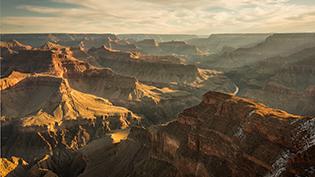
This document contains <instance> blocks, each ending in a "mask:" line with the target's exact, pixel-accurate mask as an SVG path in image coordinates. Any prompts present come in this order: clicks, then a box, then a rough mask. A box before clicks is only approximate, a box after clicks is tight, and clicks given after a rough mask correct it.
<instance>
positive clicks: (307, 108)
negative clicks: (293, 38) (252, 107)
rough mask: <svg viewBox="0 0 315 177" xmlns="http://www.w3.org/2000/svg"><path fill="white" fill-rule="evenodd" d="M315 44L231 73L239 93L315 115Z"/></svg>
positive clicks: (298, 112)
mask: <svg viewBox="0 0 315 177" xmlns="http://www.w3.org/2000/svg"><path fill="white" fill-rule="evenodd" d="M314 49H315V48H314V47H313V48H307V49H304V50H302V51H299V52H297V53H295V54H293V55H290V56H288V57H273V58H270V59H267V60H265V61H262V62H259V63H257V64H253V65H250V66H246V67H242V68H239V69H237V70H236V71H233V72H230V73H228V76H229V77H231V78H232V79H233V80H235V81H236V83H237V84H238V86H239V87H240V92H239V95H241V96H245V97H250V98H254V99H257V100H259V101H261V102H263V103H265V104H268V105H269V106H272V107H275V108H280V109H283V110H286V111H288V112H290V113H295V114H300V115H315V112H314V111H315V110H314V106H313V105H314V103H315V98H314V95H313V88H314V85H315V82H314V80H315V79H314V78H315V76H314V73H315V71H314V67H313V66H314V58H315V52H314Z"/></svg>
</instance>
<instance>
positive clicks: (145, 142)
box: [81, 92, 315, 177]
mask: <svg viewBox="0 0 315 177" xmlns="http://www.w3.org/2000/svg"><path fill="white" fill-rule="evenodd" d="M314 126H315V124H314V119H312V118H308V117H302V116H296V115H292V114H288V113H286V112H284V111H281V110H276V109H272V108H269V107H266V106H265V105H263V104H259V103H256V102H253V101H251V100H248V99H244V98H240V97H236V96H232V95H227V94H222V93H217V92H208V93H207V94H205V95H204V99H203V101H202V102H201V103H200V104H199V105H197V106H195V107H192V108H189V109H186V110H185V111H184V112H182V113H181V114H180V115H179V116H178V118H177V120H175V121H172V122H169V123H168V124H165V125H161V126H155V127H151V128H149V129H143V128H132V129H131V131H130V134H129V136H128V139H127V140H125V141H122V142H120V143H119V144H117V145H116V147H113V146H112V145H108V144H106V143H103V144H102V145H100V146H99V147H98V148H97V149H93V147H92V146H90V147H89V146H87V147H86V149H85V150H84V151H82V152H83V154H85V155H86V158H87V161H88V163H87V168H86V169H85V171H84V172H83V173H82V174H81V176H86V177H88V176H95V175H96V176H98V175H100V176H117V177H118V176H119V177H121V176H200V177H201V176H202V177H204V176H235V177H238V176H239V177H241V176H253V177H254V176H255V177H256V176H262V177H263V176H283V177H285V176H295V175H300V176H311V175H313V174H314V170H312V166H313V165H314V159H313V158H312V157H313V155H314V146H313V145H314V135H315V129H314V128H315V127H314ZM100 149H107V151H100ZM114 154H115V155H114ZM105 157H106V158H105ZM96 164H98V165H97V166H96ZM113 167H115V168H114V169H115V170H110V169H113ZM104 173H106V174H104Z"/></svg>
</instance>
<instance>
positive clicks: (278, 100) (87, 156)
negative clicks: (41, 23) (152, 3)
mask: <svg viewBox="0 0 315 177" xmlns="http://www.w3.org/2000/svg"><path fill="white" fill-rule="evenodd" d="M0 49H1V53H0V65H1V78H0V91H1V101H0V104H1V118H0V123H1V158H0V171H1V172H0V174H1V176H8V177H11V176H12V177H23V176H28V177H44V176H45V177H92V176H106V177H133V176H134V177H136V176H137V177H139V176H140V177H141V176H143V177H150V176H152V177H159V176H161V177H162V176H163V177H165V176H168V177H187V176H192V177H219V176H224V177H225V176H226V177H229V176H231V177H243V176H249V177H251V176H252V177H257V176H259V177H291V176H292V177H294V176H295V177H298V176H305V177H312V176H314V175H315V148H314V147H315V143H314V142H315V139H314V138H315V119H314V116H315V107H314V105H315V70H314V68H315V67H314V66H315V63H314V61H315V60H314V59H315V52H314V51H315V35H314V33H275V34H271V33H270V34H269V33H265V34H264V33H262V34H255V33H253V34H212V35H210V36H209V37H205V36H197V35H162V34H160V35H159V34H118V35H115V34H66V33H65V34H63V33H57V34H44V33H43V34H1V42H0Z"/></svg>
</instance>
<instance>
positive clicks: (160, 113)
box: [1, 42, 199, 124]
mask: <svg viewBox="0 0 315 177" xmlns="http://www.w3.org/2000/svg"><path fill="white" fill-rule="evenodd" d="M104 49H105V48H104ZM77 50H79V51H77ZM77 50H73V49H72V48H68V47H64V46H61V45H58V44H55V43H51V42H49V43H47V44H45V45H44V46H43V49H41V50H29V51H27V52H19V53H17V54H15V55H14V56H11V57H10V58H8V59H6V60H3V61H2V65H1V66H2V68H4V71H5V73H10V72H12V71H13V74H11V75H10V77H6V78H4V79H2V80H1V82H3V84H2V86H3V88H6V87H9V86H11V85H13V84H14V83H16V82H18V81H19V76H18V74H16V72H14V71H20V72H26V73H45V74H50V75H57V76H60V77H63V78H66V79H67V80H68V82H69V85H70V87H72V88H74V89H75V90H78V91H81V92H84V93H89V94H93V95H96V96H98V97H102V98H105V99H109V100H110V101H111V102H113V103H114V104H115V105H119V106H123V107H127V108H129V109H132V110H133V111H134V112H135V113H138V114H141V115H142V116H143V117H145V118H147V121H148V123H149V124H151V123H159V122H165V121H168V120H169V119H171V118H174V116H176V114H177V113H178V112H180V111H181V110H183V109H184V108H187V107H190V106H192V105H194V104H196V103H198V101H199V99H198V98H197V97H195V96H193V95H192V94H191V93H188V92H185V91H179V90H176V89H171V88H168V87H162V88H157V87H154V86H149V85H146V84H143V83H141V82H139V81H138V80H136V79H135V78H133V77H130V76H122V75H119V74H116V73H114V72H113V71H112V70H111V69H109V68H96V67H94V66H92V65H90V64H89V63H88V62H90V60H93V59H91V58H85V57H86V56H87V55H88V56H89V54H87V53H85V52H84V50H83V49H77ZM108 50H109V49H108ZM78 53H80V54H81V55H83V54H86V55H85V56H82V57H83V58H84V61H80V60H78V59H76V58H75V56H77V55H80V54H78ZM108 53H110V54H112V53H111V52H110V51H108ZM116 53H120V52H116ZM116 53H115V52H114V54H112V55H111V56H112V58H111V59H113V60H114V59H117V60H124V59H125V58H126V56H128V55H126V54H125V53H122V55H118V57H116ZM91 57H92V56H91ZM92 58H93V57H92ZM159 58H160V57H158V59H159ZM146 59H147V58H146ZM148 60H149V59H148ZM150 60H154V58H150ZM42 61H47V62H42ZM87 61H88V62H87ZM38 63H40V64H38ZM37 65H38V67H37ZM179 100H181V101H179Z"/></svg>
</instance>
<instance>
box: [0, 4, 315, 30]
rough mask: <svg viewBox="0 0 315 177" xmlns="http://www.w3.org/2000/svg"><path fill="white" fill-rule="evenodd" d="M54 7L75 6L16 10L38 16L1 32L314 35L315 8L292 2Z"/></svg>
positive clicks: (14, 20) (9, 22)
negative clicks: (298, 32)
mask: <svg viewBox="0 0 315 177" xmlns="http://www.w3.org/2000/svg"><path fill="white" fill-rule="evenodd" d="M52 1H53V2H57V3H67V4H73V5H75V6H73V7H67V8H64V7H51V6H35V5H29V4H22V5H18V6H17V7H16V8H17V9H18V10H22V11H25V12H29V13H34V14H37V16H36V17H34V16H24V17H21V16H6V17H4V18H1V23H2V24H3V25H1V26H2V29H1V31H3V32H114V33H195V34H209V33H214V32H216V33H218V32H294V31H311V30H312V29H315V28H313V26H314V25H311V24H310V23H311V20H314V12H315V3H314V5H303V4H293V3H291V2H290V1H289V0H230V1H226V0H193V1H192V0H120V1H116V2H113V1H112V0H52ZM20 24H23V28H21V25H20ZM21 30H23V31H21Z"/></svg>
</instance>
